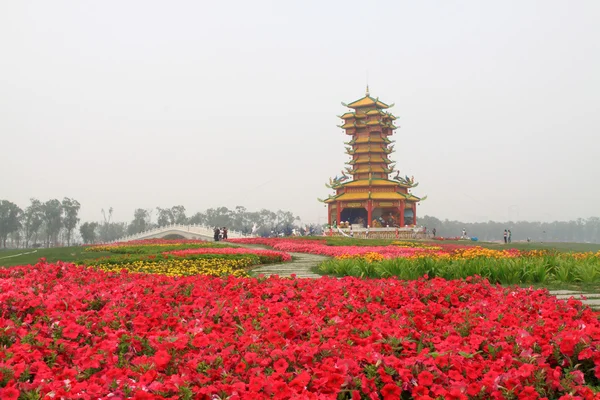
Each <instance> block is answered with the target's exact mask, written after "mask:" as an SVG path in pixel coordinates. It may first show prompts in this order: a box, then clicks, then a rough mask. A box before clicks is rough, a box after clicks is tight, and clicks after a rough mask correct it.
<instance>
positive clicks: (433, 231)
mask: <svg viewBox="0 0 600 400" xmlns="http://www.w3.org/2000/svg"><path fill="white" fill-rule="evenodd" d="M431 233H433V237H435V228H433V229H432V230H431Z"/></svg>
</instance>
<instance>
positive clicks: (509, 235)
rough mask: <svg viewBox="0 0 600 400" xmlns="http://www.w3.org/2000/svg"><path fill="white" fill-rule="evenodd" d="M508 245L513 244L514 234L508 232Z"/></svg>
mask: <svg viewBox="0 0 600 400" xmlns="http://www.w3.org/2000/svg"><path fill="white" fill-rule="evenodd" d="M508 243H512V232H511V231H510V229H509V230H508Z"/></svg>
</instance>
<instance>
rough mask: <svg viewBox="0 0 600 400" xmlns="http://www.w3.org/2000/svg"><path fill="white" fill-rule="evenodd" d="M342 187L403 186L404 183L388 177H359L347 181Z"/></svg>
mask: <svg viewBox="0 0 600 400" xmlns="http://www.w3.org/2000/svg"><path fill="white" fill-rule="evenodd" d="M342 186H343V187H357V186H390V187H393V186H400V187H405V186H406V185H402V184H401V183H400V182H394V181H390V180H388V179H381V178H375V179H360V180H357V181H352V182H348V183H346V184H345V185H342Z"/></svg>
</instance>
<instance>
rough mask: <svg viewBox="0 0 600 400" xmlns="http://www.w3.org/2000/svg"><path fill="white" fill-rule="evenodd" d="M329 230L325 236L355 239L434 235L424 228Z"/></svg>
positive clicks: (424, 237)
mask: <svg viewBox="0 0 600 400" xmlns="http://www.w3.org/2000/svg"><path fill="white" fill-rule="evenodd" d="M368 232H369V234H368V235H367V228H358V229H356V228H354V227H353V228H352V230H350V228H329V229H326V230H325V231H324V232H323V234H324V235H325V236H339V237H353V238H355V239H398V240H402V239H411V240H414V239H421V240H423V239H431V238H432V237H433V235H432V234H431V233H430V232H425V230H424V229H423V228H417V227H414V228H413V227H402V228H369V229H368Z"/></svg>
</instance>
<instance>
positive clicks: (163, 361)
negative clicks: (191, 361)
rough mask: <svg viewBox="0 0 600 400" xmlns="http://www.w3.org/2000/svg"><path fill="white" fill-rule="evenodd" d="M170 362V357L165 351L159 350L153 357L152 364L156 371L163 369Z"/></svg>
mask: <svg viewBox="0 0 600 400" xmlns="http://www.w3.org/2000/svg"><path fill="white" fill-rule="evenodd" d="M169 361H171V355H170V354H169V353H167V352H166V351H165V350H159V351H157V352H156V354H155V355H154V364H156V367H157V368H158V369H164V368H165V367H166V366H167V365H168V364H169Z"/></svg>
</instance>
